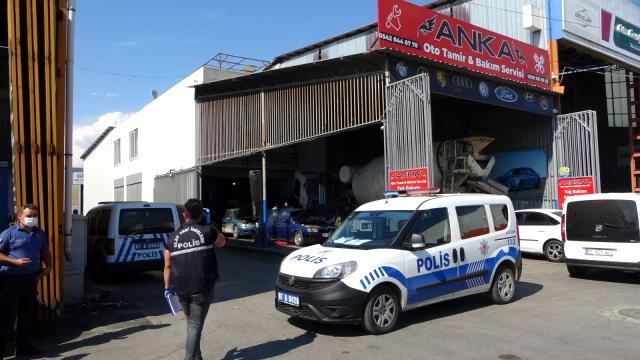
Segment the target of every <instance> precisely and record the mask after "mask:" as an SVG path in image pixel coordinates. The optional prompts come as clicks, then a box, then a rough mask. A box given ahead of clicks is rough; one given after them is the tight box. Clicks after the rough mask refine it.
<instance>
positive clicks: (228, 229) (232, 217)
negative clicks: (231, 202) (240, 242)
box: [221, 208, 257, 239]
mask: <svg viewBox="0 0 640 360" xmlns="http://www.w3.org/2000/svg"><path fill="white" fill-rule="evenodd" d="M256 229H257V226H256V219H255V218H253V216H252V214H251V212H250V210H249V209H247V208H234V209H227V210H226V211H225V212H224V217H223V218H222V226H221V230H222V232H223V233H224V234H230V235H231V236H232V237H233V238H234V239H237V238H238V237H240V236H246V235H253V234H255V233H256Z"/></svg>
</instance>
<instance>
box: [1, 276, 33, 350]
mask: <svg viewBox="0 0 640 360" xmlns="http://www.w3.org/2000/svg"><path fill="white" fill-rule="evenodd" d="M37 283H38V280H37V277H36V274H26V275H4V276H3V275H0V351H2V350H3V349H4V348H5V346H6V345H8V343H9V341H10V339H11V335H12V332H13V325H14V324H15V322H16V316H17V318H18V325H17V330H18V334H17V337H16V347H18V348H20V347H27V346H29V345H30V344H29V338H30V336H31V322H32V317H33V311H34V306H35V304H36V286H37ZM0 355H1V354H0Z"/></svg>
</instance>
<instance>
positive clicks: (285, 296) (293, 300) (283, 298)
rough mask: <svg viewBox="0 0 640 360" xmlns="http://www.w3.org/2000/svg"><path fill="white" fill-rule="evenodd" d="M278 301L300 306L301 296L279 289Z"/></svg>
mask: <svg viewBox="0 0 640 360" xmlns="http://www.w3.org/2000/svg"><path fill="white" fill-rule="evenodd" d="M278 301H280V302H281V303H285V304H289V305H293V306H300V298H299V297H298V295H293V294H289V293H286V292H284V291H278Z"/></svg>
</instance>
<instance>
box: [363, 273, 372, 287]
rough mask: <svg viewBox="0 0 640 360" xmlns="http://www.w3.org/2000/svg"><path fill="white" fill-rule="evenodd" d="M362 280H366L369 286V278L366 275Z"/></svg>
mask: <svg viewBox="0 0 640 360" xmlns="http://www.w3.org/2000/svg"><path fill="white" fill-rule="evenodd" d="M364 279H365V280H367V285H371V281H369V277H368V276H367V275H365V276H364Z"/></svg>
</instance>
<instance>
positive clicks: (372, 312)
mask: <svg viewBox="0 0 640 360" xmlns="http://www.w3.org/2000/svg"><path fill="white" fill-rule="evenodd" d="M399 316H400V302H399V301H398V296H397V295H396V294H395V293H394V292H393V291H392V290H391V289H389V288H387V287H379V288H376V289H374V290H373V291H372V292H371V294H370V295H369V299H368V300H367V304H366V306H365V309H364V316H363V319H362V327H363V328H364V329H365V330H366V331H367V332H369V333H371V334H384V333H386V332H389V331H391V329H393V328H394V327H395V325H396V323H397V322H398V317H399Z"/></svg>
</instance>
